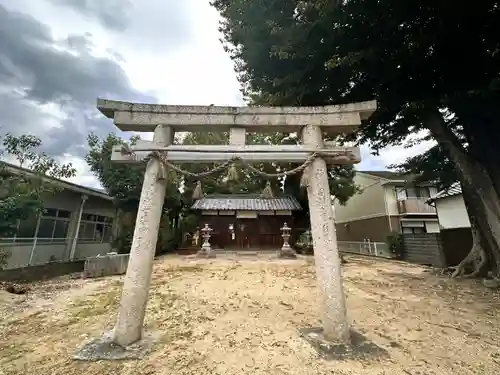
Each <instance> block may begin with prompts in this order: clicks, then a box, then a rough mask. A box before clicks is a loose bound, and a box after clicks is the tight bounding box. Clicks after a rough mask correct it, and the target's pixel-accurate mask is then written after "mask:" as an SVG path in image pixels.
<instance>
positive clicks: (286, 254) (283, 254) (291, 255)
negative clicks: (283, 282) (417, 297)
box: [278, 248, 297, 259]
mask: <svg viewBox="0 0 500 375" xmlns="http://www.w3.org/2000/svg"><path fill="white" fill-rule="evenodd" d="M278 258H282V259H296V258H297V254H296V253H295V251H294V250H293V249H292V248H288V249H280V250H278Z"/></svg>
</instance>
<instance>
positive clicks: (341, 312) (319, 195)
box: [302, 125, 350, 344]
mask: <svg viewBox="0 0 500 375" xmlns="http://www.w3.org/2000/svg"><path fill="white" fill-rule="evenodd" d="M302 139H303V142H304V144H305V145H306V146H311V147H317V148H321V147H322V146H323V139H322V132H321V129H320V127H319V126H314V125H307V126H305V127H304V129H303V131H302ZM307 173H308V178H309V183H308V186H307V197H308V200H309V212H310V219H311V234H312V240H313V246H314V260H315V267H316V277H317V279H318V284H319V287H320V290H321V294H322V297H323V308H322V325H323V331H322V332H323V336H324V338H325V339H328V340H330V341H332V342H336V343H345V344H347V343H349V341H350V335H349V326H348V323H347V316H346V315H347V314H346V307H345V296H344V289H343V285H342V274H341V272H342V271H341V266H340V258H339V252H338V247H337V236H336V233H335V223H334V212H333V205H332V199H331V196H330V189H329V186H328V175H327V166H326V162H325V160H323V159H322V158H316V159H315V160H314V161H313V162H312V164H311V165H310V166H309V167H308V171H307Z"/></svg>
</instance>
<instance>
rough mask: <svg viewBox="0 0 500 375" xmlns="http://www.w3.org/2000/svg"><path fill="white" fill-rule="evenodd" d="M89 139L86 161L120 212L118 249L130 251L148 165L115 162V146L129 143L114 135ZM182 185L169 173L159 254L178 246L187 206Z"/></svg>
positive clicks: (173, 174) (131, 140)
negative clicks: (179, 227)
mask: <svg viewBox="0 0 500 375" xmlns="http://www.w3.org/2000/svg"><path fill="white" fill-rule="evenodd" d="M138 139H139V137H132V138H131V139H130V143H132V144H134V143H135V142H136V141H137V140H138ZM87 140H88V146H89V151H88V153H87V156H86V157H85V160H86V162H87V164H88V165H89V166H90V170H91V171H92V172H93V173H94V175H95V176H96V177H97V178H98V180H99V182H100V183H101V185H102V186H103V187H104V188H105V189H106V191H107V193H108V194H109V195H110V196H111V197H113V198H114V199H115V204H116V206H117V208H118V209H119V223H120V230H119V232H120V235H119V236H118V238H116V239H115V241H116V242H115V246H116V247H117V248H119V249H120V251H122V252H127V251H128V250H129V249H130V245H131V241H132V234H133V231H134V227H135V216H136V214H137V208H138V207H139V200H140V196H141V190H142V182H143V180H144V172H145V170H146V163H140V164H120V163H116V162H112V161H111V154H112V150H113V147H114V146H118V145H122V144H124V143H125V140H123V139H122V138H121V137H119V136H117V135H116V134H114V133H110V134H108V136H107V137H106V138H102V139H101V138H99V137H98V136H97V135H95V134H90V135H89V136H88V139H87ZM170 172H171V171H170ZM179 182H180V181H179V179H178V177H177V175H176V174H175V173H172V172H171V173H169V176H167V191H166V194H165V201H164V203H163V211H164V213H163V217H162V224H161V225H162V230H161V231H160V240H159V242H158V247H159V249H158V251H162V250H163V248H164V247H168V248H169V247H171V246H174V244H173V242H174V238H173V237H176V236H177V234H176V233H175V228H177V227H178V225H179V216H180V214H181V210H182V207H183V200H182V196H181V193H180V191H179ZM175 241H178V238H175ZM171 243H172V244H171Z"/></svg>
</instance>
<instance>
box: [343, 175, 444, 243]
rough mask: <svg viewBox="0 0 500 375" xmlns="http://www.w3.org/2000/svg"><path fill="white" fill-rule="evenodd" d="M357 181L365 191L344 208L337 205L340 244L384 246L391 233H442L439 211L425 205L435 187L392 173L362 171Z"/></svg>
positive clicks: (434, 192)
mask: <svg viewBox="0 0 500 375" xmlns="http://www.w3.org/2000/svg"><path fill="white" fill-rule="evenodd" d="M354 181H355V183H356V184H357V185H358V186H359V187H360V188H361V189H362V191H361V192H360V193H359V194H356V195H354V196H353V197H351V198H350V199H349V201H348V202H347V204H346V205H345V206H342V205H340V204H338V203H337V202H336V203H335V204H334V206H335V207H334V208H335V218H336V221H335V222H336V229H337V238H338V240H339V241H356V242H357V241H365V240H370V241H377V242H378V241H380V242H384V241H385V240H386V238H387V236H388V235H389V234H390V233H391V232H398V233H415V234H418V233H438V232H439V224H438V218H437V213H436V209H435V208H434V207H432V206H430V205H429V204H427V203H426V201H427V200H428V199H429V198H430V197H431V196H434V195H435V194H436V193H437V189H436V187H434V186H432V185H430V184H415V183H412V179H411V178H410V177H407V176H403V175H400V174H398V173H395V172H389V171H359V172H357V173H356V176H355V178H354Z"/></svg>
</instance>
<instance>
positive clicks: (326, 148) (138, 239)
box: [97, 99, 376, 348]
mask: <svg viewBox="0 0 500 375" xmlns="http://www.w3.org/2000/svg"><path fill="white" fill-rule="evenodd" d="M97 108H98V109H99V110H100V111H101V112H102V113H103V114H104V115H105V116H106V117H108V118H110V119H113V120H114V123H115V125H116V126H117V127H118V129H120V130H123V131H135V132H154V137H153V141H152V142H148V141H140V142H138V143H137V144H136V145H134V146H125V147H116V148H115V149H114V150H113V157H112V160H114V161H116V162H121V163H123V162H129V163H137V162H141V161H143V160H145V159H146V158H147V157H148V155H149V154H150V153H151V152H152V151H155V152H161V153H163V157H164V159H165V160H166V161H168V162H169V163H173V164H178V163H196V162H204V163H207V162H224V161H228V160H231V159H234V158H235V157H236V158H238V159H240V160H243V161H245V162H262V161H289V162H304V161H305V160H306V159H308V158H310V157H311V155H312V154H314V155H317V157H315V158H314V160H313V161H312V162H311V163H310V164H309V165H308V167H307V175H308V177H309V183H308V186H307V194H308V199H309V211H310V218H311V233H312V239H313V246H314V258H315V266H316V275H317V279H318V284H319V287H320V289H321V292H322V296H323V318H322V322H323V335H324V337H325V338H327V339H328V340H331V341H335V342H340V343H348V342H349V340H350V337H349V327H348V324H347V317H346V307H345V297H344V291H343V286H342V276H341V268H340V260H339V254H338V249H337V240H336V234H335V223H334V212H333V206H332V201H331V195H330V190H329V185H328V175H327V163H331V164H354V163H359V162H360V160H361V158H360V153H359V149H358V148H356V147H338V146H336V145H335V144H332V143H326V142H324V141H323V134H324V133H327V134H328V135H339V134H343V133H350V132H352V131H354V130H356V129H357V127H358V126H359V125H361V121H362V120H366V119H368V118H369V117H370V116H371V114H372V113H373V112H374V111H375V110H376V102H375V101H368V102H362V103H351V104H347V105H331V106H318V107H219V106H178V105H175V106H172V105H157V104H139V103H127V102H121V101H111V100H104V99H98V102H97ZM176 131H183V132H184V131H187V132H194V131H210V132H214V131H229V132H230V142H229V143H230V144H229V145H215V146H212V145H206V146H187V145H185V146H184V145H172V142H173V136H174V133H175V132H176ZM247 131H248V132H263V133H265V132H287V133H292V132H298V133H299V134H300V135H301V139H302V145H298V146H260V145H258V146H250V145H246V144H245V138H246V132H247ZM147 163H148V164H147V168H146V172H145V176H144V182H143V187H142V192H141V198H140V203H139V209H138V213H137V220H136V225H135V231H134V239H133V242H132V248H131V251H130V260H129V265H128V269H127V273H126V276H125V281H124V285H123V292H122V298H121V304H120V310H119V315H118V320H117V324H116V327H115V330H114V332H113V335H112V338H111V340H112V342H113V343H115V344H118V345H119V346H121V347H123V348H126V347H128V346H129V345H131V344H133V343H136V342H139V341H140V340H141V338H142V328H143V322H144V315H145V309H146V304H147V298H148V291H149V286H150V280H151V273H152V267H153V259H154V254H155V248H156V242H157V237H158V233H157V231H158V227H159V223H160V218H161V214H162V204H163V201H164V197H165V187H166V181H165V178H166V174H165V173H164V170H163V169H164V165H162V164H161V162H160V161H159V160H158V158H148V162H147Z"/></svg>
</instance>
